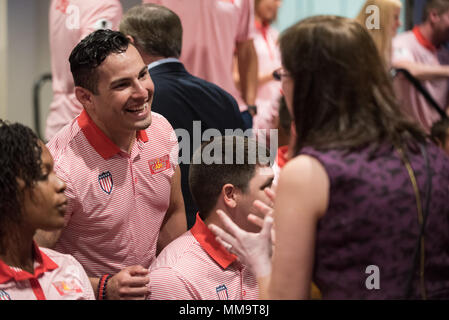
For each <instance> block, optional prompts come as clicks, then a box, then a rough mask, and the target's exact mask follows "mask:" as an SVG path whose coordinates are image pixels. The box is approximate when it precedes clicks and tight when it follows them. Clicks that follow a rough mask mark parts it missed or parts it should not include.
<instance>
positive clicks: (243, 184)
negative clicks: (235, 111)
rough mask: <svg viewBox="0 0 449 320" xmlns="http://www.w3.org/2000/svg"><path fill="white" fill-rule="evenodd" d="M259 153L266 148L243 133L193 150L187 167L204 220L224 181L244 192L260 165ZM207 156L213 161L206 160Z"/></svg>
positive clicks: (214, 140)
mask: <svg viewBox="0 0 449 320" xmlns="http://www.w3.org/2000/svg"><path fill="white" fill-rule="evenodd" d="M259 152H260V153H259ZM259 154H263V155H266V154H267V150H266V149H265V147H263V146H261V145H259V144H258V143H257V142H256V141H255V140H253V139H249V138H248V137H243V136H225V137H216V138H214V139H212V140H211V141H210V142H206V143H203V145H202V146H201V147H200V148H199V149H198V150H196V151H195V153H194V154H193V158H192V163H191V164H190V169H189V186H190V191H191V193H192V197H193V199H194V201H195V203H196V204H197V206H198V209H199V212H200V217H201V219H203V220H204V219H206V218H207V215H208V214H209V213H210V211H211V210H212V209H213V208H214V206H215V205H216V203H217V200H218V196H219V195H220V193H221V190H222V188H223V186H224V185H225V184H228V183H229V184H232V185H234V186H235V187H236V188H237V189H239V190H241V191H242V192H246V191H247V188H248V184H249V181H250V180H251V179H252V178H253V176H254V174H255V171H256V167H257V166H261V165H263V164H261V162H260V157H259ZM209 156H210V158H213V163H210V162H211V161H210V160H211V159H206V157H209Z"/></svg>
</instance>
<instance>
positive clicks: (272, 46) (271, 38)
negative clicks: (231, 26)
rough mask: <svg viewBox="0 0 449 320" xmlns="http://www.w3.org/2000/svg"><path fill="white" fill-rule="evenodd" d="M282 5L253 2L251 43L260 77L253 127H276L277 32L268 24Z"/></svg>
mask: <svg viewBox="0 0 449 320" xmlns="http://www.w3.org/2000/svg"><path fill="white" fill-rule="evenodd" d="M281 4H282V1H281V0H256V1H255V26H256V32H255V34H254V46H255V48H256V52H257V58H258V63H259V78H258V88H257V97H256V105H257V115H256V116H255V117H254V123H253V128H254V129H275V128H276V127H277V118H278V116H279V99H280V97H281V85H280V83H279V82H277V81H275V79H273V71H274V70H276V69H278V68H280V67H281V54H280V51H279V46H278V43H277V40H278V36H279V32H278V31H277V30H276V29H274V28H273V27H272V26H271V24H272V22H273V21H274V20H275V19H276V17H277V11H278V9H279V7H280V6H281Z"/></svg>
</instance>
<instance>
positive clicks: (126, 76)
mask: <svg viewBox="0 0 449 320" xmlns="http://www.w3.org/2000/svg"><path fill="white" fill-rule="evenodd" d="M97 72H98V76H99V81H98V94H97V95H93V97H92V105H91V107H90V108H89V109H90V110H88V111H89V114H90V115H91V117H92V118H93V119H94V121H95V122H96V123H97V125H98V126H99V127H100V128H101V129H102V130H104V131H105V133H106V135H108V136H110V137H111V136H114V135H116V134H117V133H121V132H132V131H137V130H144V129H146V128H148V127H149V126H150V124H151V103H152V100H153V93H154V84H153V81H152V80H151V78H150V75H149V73H148V68H147V66H146V65H145V64H144V63H143V60H142V57H141V56H140V54H139V52H138V51H137V49H136V48H135V47H134V46H133V45H129V47H128V49H127V50H126V51H125V52H123V53H119V54H115V53H113V54H111V55H109V56H108V57H107V58H106V59H105V60H104V61H103V63H102V64H101V65H100V66H99V67H98V70H97Z"/></svg>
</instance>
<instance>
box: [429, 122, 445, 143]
mask: <svg viewBox="0 0 449 320" xmlns="http://www.w3.org/2000/svg"><path fill="white" fill-rule="evenodd" d="M448 129H449V119H448V118H444V119H441V120H439V121H437V122H435V123H434V124H433V126H432V129H431V130H430V136H431V138H432V140H433V141H434V142H435V143H436V144H438V143H441V144H442V145H444V144H445V143H446V139H447V135H448Z"/></svg>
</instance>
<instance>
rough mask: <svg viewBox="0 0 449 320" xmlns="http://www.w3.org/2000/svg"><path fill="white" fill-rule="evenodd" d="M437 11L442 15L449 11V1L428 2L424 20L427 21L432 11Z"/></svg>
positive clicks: (436, 0) (430, 0)
mask: <svg viewBox="0 0 449 320" xmlns="http://www.w3.org/2000/svg"><path fill="white" fill-rule="evenodd" d="M432 10H436V12H437V13H438V14H442V13H444V12H446V11H447V10H449V0H427V2H426V5H425V6H424V16H423V20H424V21H425V20H427V19H428V18H429V15H430V11H432Z"/></svg>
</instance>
